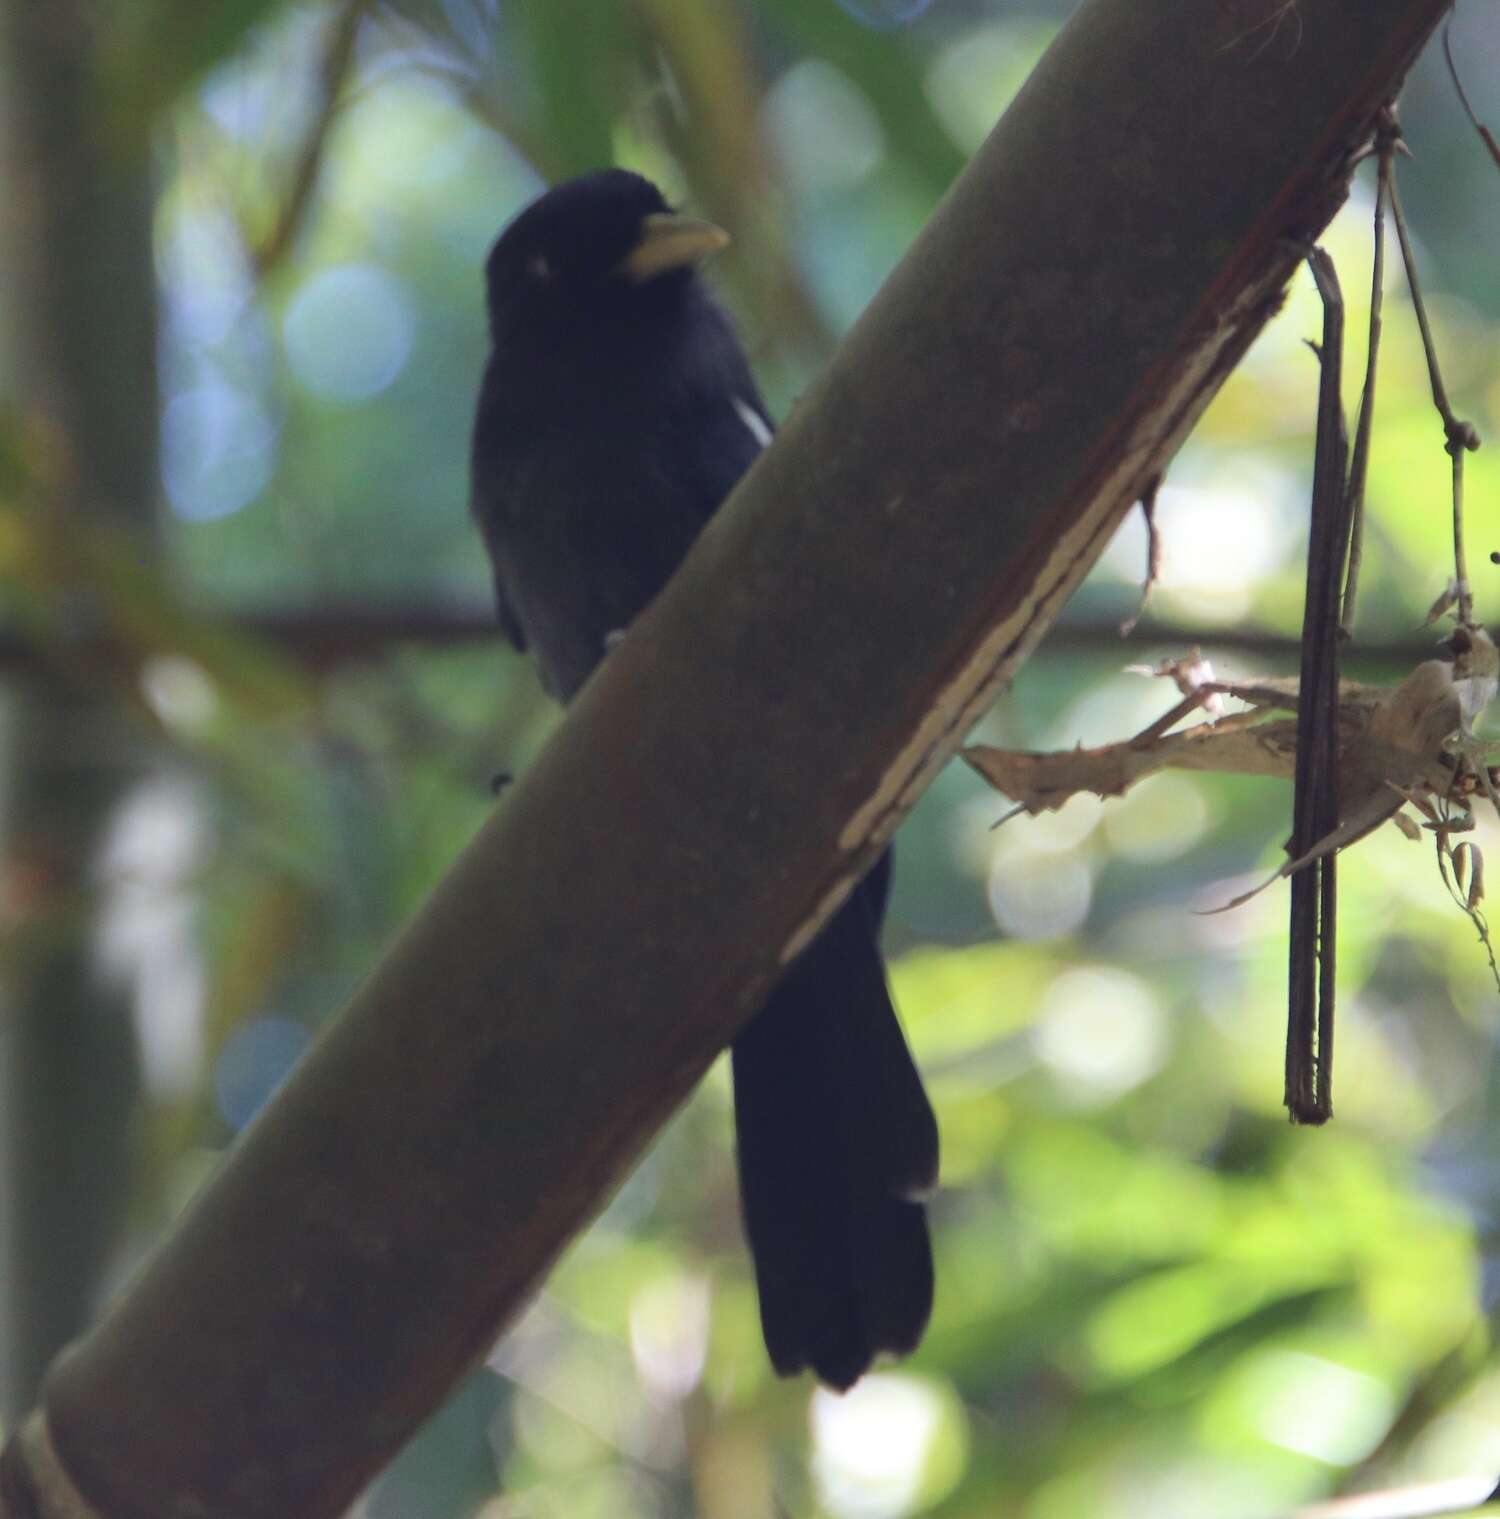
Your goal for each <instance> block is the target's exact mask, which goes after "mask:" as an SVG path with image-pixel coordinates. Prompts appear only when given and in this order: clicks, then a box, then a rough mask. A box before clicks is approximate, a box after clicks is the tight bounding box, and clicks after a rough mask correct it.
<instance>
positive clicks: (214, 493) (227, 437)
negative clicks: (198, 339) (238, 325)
mask: <svg viewBox="0 0 1500 1519" xmlns="http://www.w3.org/2000/svg"><path fill="white" fill-rule="evenodd" d="M161 428H162V481H163V483H164V485H165V486H166V492H167V500H168V501H169V502H170V503H171V505H172V510H173V511H175V512H176V513H177V515H178V516H179V517H186V518H187V519H188V520H189V521H190V522H210V521H212V520H213V519H214V518H216V517H227V516H228V515H229V514H230V513H231V512H237V511H238V510H239V509H240V508H241V507H242V506H246V505H248V504H249V503H250V502H251V501H253V500H254V499H255V498H256V497H257V496H258V495H259V494H260V493H261V491H262V490H264V489H265V486H266V482H267V481H268V480H270V478H271V473H272V470H273V469H274V468H275V463H276V429H275V427H274V426H273V425H272V422H271V419H270V418H269V417H268V416H267V415H266V413H265V410H264V408H263V407H262V406H261V404H260V403H259V401H257V400H256V399H255V397H254V396H252V395H250V394H248V393H247V392H245V391H243V390H238V389H236V388H235V387H234V386H232V385H229V384H227V383H226V382H225V381H223V380H220V379H217V378H210V379H208V380H207V381H205V382H204V383H202V384H199V385H194V386H192V387H190V388H189V389H186V390H180V391H178V393H177V394H176V395H175V396H173V397H172V399H171V400H170V401H168V402H167V405H166V409H165V410H164V411H163V412H162V419H161Z"/></svg>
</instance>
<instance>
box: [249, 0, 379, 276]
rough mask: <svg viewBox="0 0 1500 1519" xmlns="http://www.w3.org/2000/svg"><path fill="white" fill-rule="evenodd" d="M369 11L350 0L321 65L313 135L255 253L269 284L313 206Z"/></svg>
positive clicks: (364, 1)
mask: <svg viewBox="0 0 1500 1519" xmlns="http://www.w3.org/2000/svg"><path fill="white" fill-rule="evenodd" d="M368 8H369V0H345V5H344V7H343V9H342V10H341V11H340V12H339V14H338V15H337V16H336V17H335V18H334V21H333V23H332V25H331V27H330V28H329V32H328V37H327V40H326V42H325V44H324V47H323V57H322V60H321V61H320V63H319V66H318V105H317V110H316V111H315V112H314V114H313V119H312V122H311V124H310V125H309V127H308V129H307V135H306V136H305V137H304V138H303V139H302V146H301V148H300V149H299V151H298V153H297V162H296V166H295V168H294V169H293V170H292V176H291V181H290V183H289V185H288V188H287V192H286V199H285V200H284V201H283V202H282V206H281V212H280V214H279V215H278V216H277V218H276V221H275V223H274V224H273V226H272V227H271V230H270V231H269V232H268V233H267V234H266V235H265V236H264V237H263V238H261V239H260V240H259V242H257V243H256V244H255V246H254V248H253V251H252V253H251V257H252V259H253V260H254V263H255V272H256V275H257V277H258V278H260V279H264V278H265V277H266V276H267V275H268V274H269V273H270V272H271V271H272V270H273V269H274V268H275V267H276V266H277V265H278V264H279V263H280V262H281V261H282V259H283V258H285V257H286V255H287V252H288V251H289V250H290V248H291V246H292V244H293V243H294V242H295V241H296V239H297V234H298V232H300V231H301V229H302V224H303V222H304V220H305V219H306V217H307V211H308V207H309V206H310V205H311V204H312V196H313V190H314V189H315V188H316V186H317V183H318V175H319V173H320V172H321V170H322V167H323V155H324V152H325V150H326V148H327V145H328V134H329V131H330V129H331V128H332V126H333V118H334V115H335V114H336V112H337V110H338V106H339V100H340V97H341V95H342V93H343V88H344V80H345V79H346V78H347V76H348V73H349V69H350V66H351V64H352V63H353V61H354V44H355V42H356V40H357V39H358V36H359V24H360V22H361V20H363V18H364V14H365V11H366V10H367V9H368Z"/></svg>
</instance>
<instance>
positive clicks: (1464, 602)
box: [1386, 173, 1479, 627]
mask: <svg viewBox="0 0 1500 1519" xmlns="http://www.w3.org/2000/svg"><path fill="white" fill-rule="evenodd" d="M1386 194H1387V196H1388V198H1389V200H1390V205H1391V216H1392V218H1393V220H1394V221H1395V223H1396V236H1397V238H1398V239H1399V240H1400V243H1401V258H1402V261H1403V263H1404V264H1405V265H1406V283H1407V287H1408V288H1409V289H1410V291H1411V303H1412V309H1413V310H1414V311H1415V312H1416V314H1417V327H1418V329H1419V330H1420V331H1421V334H1422V351H1423V353H1424V354H1425V355H1426V357H1427V377H1428V380H1429V381H1430V382H1431V385H1432V404H1433V406H1434V407H1435V408H1436V410H1437V414H1438V416H1440V417H1441V418H1442V420H1443V436H1444V439H1445V442H1444V445H1443V446H1444V447H1445V448H1446V449H1447V451H1448V455H1449V457H1450V458H1451V459H1452V460H1453V578H1454V579H1455V580H1456V581H1457V582H1458V620H1459V623H1460V625H1462V626H1464V627H1468V626H1471V625H1472V624H1473V621H1474V591H1473V587H1472V585H1471V584H1470V581H1469V566H1468V558H1467V555H1466V554H1465V551H1464V500H1463V493H1464V466H1463V456H1464V454H1465V453H1470V452H1472V451H1473V450H1474V449H1476V448H1478V447H1479V433H1478V431H1477V430H1476V428H1475V426H1474V424H1473V423H1472V422H1466V421H1464V419H1463V418H1462V417H1460V416H1458V415H1457V414H1456V413H1455V412H1454V410H1453V407H1452V406H1451V405H1450V404H1449V402H1448V391H1447V388H1446V387H1445V386H1444V384H1443V375H1442V370H1441V369H1440V368H1439V367H1438V357H1437V347H1436V344H1435V343H1434V342H1433V338H1432V324H1431V322H1429V321H1428V319H1427V303H1426V302H1425V301H1424V300H1423V299H1422V285H1421V281H1420V279H1419V278H1418V276H1417V259H1416V254H1415V253H1414V252H1413V250H1412V245H1411V236H1410V234H1409V233H1408V231H1407V228H1406V216H1405V213H1404V212H1403V211H1402V209H1401V196H1400V194H1399V193H1398V192H1397V189H1396V176H1395V174H1394V173H1392V174H1390V175H1389V177H1388V181H1387V186H1386Z"/></svg>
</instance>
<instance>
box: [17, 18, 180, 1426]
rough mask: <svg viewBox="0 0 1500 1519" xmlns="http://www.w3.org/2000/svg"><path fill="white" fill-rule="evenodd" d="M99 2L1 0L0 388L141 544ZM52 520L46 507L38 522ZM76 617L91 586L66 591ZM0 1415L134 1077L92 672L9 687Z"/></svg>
mask: <svg viewBox="0 0 1500 1519" xmlns="http://www.w3.org/2000/svg"><path fill="white" fill-rule="evenodd" d="M108 14H109V8H107V7H97V6H94V5H90V4H87V3H84V0H0V111H3V117H0V163H3V180H4V184H5V187H6V215H5V218H4V225H5V233H4V244H3V256H4V264H3V266H0V273H3V278H4V290H5V293H4V297H3V300H0V306H3V308H4V309H5V310H6V311H7V312H8V313H10V314H11V320H10V322H9V323H8V324H7V326H6V330H5V332H4V334H3V342H4V344H5V350H4V352H3V353H0V363H3V365H4V368H3V371H0V386H3V390H4V392H5V394H6V399H7V402H8V404H9V405H10V406H11V407H12V408H13V409H14V411H15V413H16V417H15V420H16V423H17V437H18V438H22V439H26V440H29V441H28V442H27V444H26V446H27V448H28V450H29V451H31V452H34V453H35V454H36V456H37V457H36V460H35V461H34V463H35V466H36V469H37V472H38V474H39V475H40V476H41V477H42V478H43V480H44V481H45V484H46V495H47V500H46V502H45V506H44V507H40V508H38V509H39V510H45V511H46V512H48V513H52V514H57V515H59V516H62V517H67V516H72V517H74V518H76V523H68V522H66V521H64V522H63V523H62V524H61V526H62V529H63V531H66V532H72V531H73V530H74V528H75V527H76V528H77V529H79V530H86V529H87V527H88V526H89V525H91V524H94V523H96V522H99V521H101V519H102V520H104V521H106V522H107V523H108V525H109V526H111V527H113V528H114V529H116V530H117V531H124V532H127V533H129V534H131V535H133V536H134V537H135V538H137V539H138V541H139V546H140V552H141V553H142V554H150V553H152V552H153V548H154V542H155V524H154V515H155V499H156V485H155V482H156V453H157V384H156V357H155V355H156V309H155V308H156V298H155V280H154V276H153V267H152V252H151V175H150V164H149V160H148V155H147V152H146V145H145V143H144V142H143V141H140V140H136V139H134V138H132V137H131V135H130V134H128V133H123V132H121V131H119V130H118V123H114V122H111V120H110V119H109V97H108V95H107V93H106V92H105V91H104V90H103V88H102V87H101V69H102V64H103V60H104V56H105V53H104V46H103V43H104V41H105V38H104V25H105V21H106V18H107V17H108ZM49 526H50V527H51V528H52V529H53V530H56V529H57V528H58V526H59V524H58V523H57V522H55V521H54V522H53V523H52V524H50V525H49ZM68 610H69V613H70V616H71V618H72V619H73V620H76V623H77V626H78V630H79V632H81V633H85V632H87V631H88V630H89V628H90V625H91V623H92V622H93V621H94V620H95V615H96V614H95V610H94V609H93V608H91V607H90V606H89V605H88V604H87V601H86V599H84V598H80V604H79V605H78V606H76V607H74V608H70V609H68ZM0 756H3V757H0V837H3V850H4V854H3V865H0V870H3V875H0V914H3V919H4V924H5V953H4V955H3V958H0V1115H3V1117H0V1415H3V1417H4V1418H5V1419H6V1420H7V1421H9V1420H11V1419H12V1418H13V1417H14V1416H15V1415H16V1414H18V1413H19V1412H20V1411H21V1410H23V1409H24V1408H25V1407H26V1406H27V1405H28V1404H30V1403H31V1402H32V1400H33V1398H34V1397H35V1393H36V1385H37V1382H38V1381H39V1379H40V1377H41V1375H42V1373H43V1371H44V1370H45V1368H46V1366H47V1363H48V1362H49V1361H50V1359H51V1358H52V1356H53V1355H54V1354H55V1353H56V1351H57V1349H58V1347H59V1346H60V1345H61V1344H62V1343H63V1342H64V1341H65V1340H67V1339H68V1338H69V1337H71V1336H72V1335H74V1334H76V1333H77V1332H78V1331H79V1329H80V1328H81V1327H82V1326H83V1325H84V1323H85V1322H86V1321H87V1319H88V1317H89V1313H90V1309H91V1306H92V1303H93V1301H94V1298H95V1295H96V1292H97V1290H98V1287H99V1283H100V1276H101V1272H102V1270H103V1268H104V1264H105V1261H106V1259H107V1255H108V1251H109V1248H110V1245H111V1242H112V1241H113V1239H114V1238H115V1234H116V1230H117V1226H118V1223H119V1221H120V1211H121V1210H120V1204H121V1202H122V1200H123V1198H124V1197H125V1194H126V1185H125V1183H126V1178H127V1175H128V1172H129V1168H130V1151H131V1145H130V1123H131V1115H132V1112H133V1109H134V1099H135V1095H136V1091H137V1084H138V1083H137V1061H136V1054H135V1048H136V1045H135V1036H134V1031H133V1028H132V1022H131V1012H132V1009H131V989H130V987H129V986H128V985H126V984H124V983H123V981H122V980H120V979H118V978H117V979H116V980H115V981H114V983H113V984H111V982H110V981H109V980H108V979H107V978H106V976H105V973H104V971H103V969H102V968H101V964H100V960H99V956H98V954H97V953H96V943H97V939H96V931H97V925H98V910H99V898H100V892H99V887H98V883H97V876H96V862H97V859H98V854H99V850H100V846H101V843H102V841H103V839H104V836H105V834H106V831H107V829H108V827H109V824H110V820H111V817H112V815H113V814H114V812H115V810H116V809H117V807H118V805H119V803H120V801H121V800H122V798H123V797H124V796H125V795H126V794H127V793H128V792H129V791H130V790H131V789H132V787H133V786H134V785H135V784H136V783H137V782H138V780H139V778H140V776H141V774H142V771H143V768H144V766H145V764H146V763H147V755H146V752H145V746H144V744H143V739H142V731H141V729H140V727H139V725H137V724H136V723H135V722H134V721H133V720H132V718H131V717H130V715H129V714H128V713H126V712H124V711H123V710H122V709H121V707H120V704H119V702H118V700H117V699H113V698H111V696H110V695H109V694H108V691H107V683H106V682H105V681H104V680H102V679H101V680H100V681H99V683H98V687H97V689H95V690H88V689H83V688H81V687H80V686H79V685H78V684H76V683H66V682H64V681H62V680H59V679H49V678H47V677H46V676H30V677H15V678H13V679H12V680H11V681H10V683H9V685H8V686H7V688H6V690H5V692H4V696H3V703H0Z"/></svg>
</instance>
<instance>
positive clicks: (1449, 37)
mask: <svg viewBox="0 0 1500 1519" xmlns="http://www.w3.org/2000/svg"><path fill="white" fill-rule="evenodd" d="M1443 56H1444V57H1445V58H1446V59H1447V60H1448V77H1449V78H1450V79H1451V80H1452V81H1453V88H1454V90H1455V91H1457V93H1458V103H1459V104H1460V105H1461V106H1462V107H1463V108H1464V115H1465V116H1467V117H1468V118H1469V120H1470V122H1471V123H1472V124H1473V127H1474V130H1475V131H1476V132H1478V133H1479V140H1480V142H1482V143H1483V144H1484V145H1485V147H1487V148H1488V149H1489V150H1490V157H1491V158H1493V159H1494V160H1495V167H1496V168H1497V169H1500V143H1497V142H1496V141H1495V137H1494V134H1493V133H1492V132H1491V131H1490V129H1489V128H1488V127H1487V126H1485V124H1484V123H1483V122H1482V121H1480V119H1479V118H1478V116H1476V115H1475V114H1474V107H1473V106H1471V105H1470V104H1469V96H1468V92H1467V91H1466V90H1465V89H1464V83H1463V80H1462V79H1460V78H1459V77H1458V65H1457V64H1456V63H1455V62H1454V61H1453V17H1452V16H1449V17H1448V19H1447V20H1446V21H1445V22H1444V23H1443Z"/></svg>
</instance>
